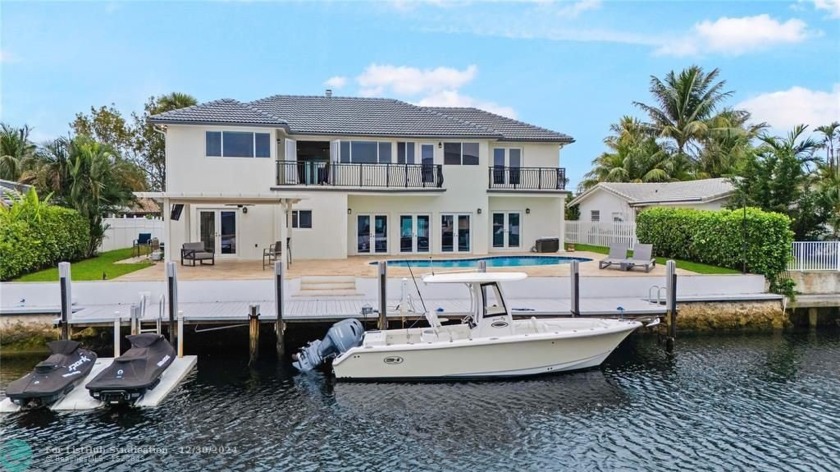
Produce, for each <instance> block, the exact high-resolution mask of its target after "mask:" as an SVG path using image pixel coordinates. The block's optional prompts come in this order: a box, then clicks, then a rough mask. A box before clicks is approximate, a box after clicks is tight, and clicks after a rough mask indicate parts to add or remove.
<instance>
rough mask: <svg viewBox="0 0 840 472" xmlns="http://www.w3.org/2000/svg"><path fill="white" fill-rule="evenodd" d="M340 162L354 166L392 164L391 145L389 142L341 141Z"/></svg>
mask: <svg viewBox="0 0 840 472" xmlns="http://www.w3.org/2000/svg"><path fill="white" fill-rule="evenodd" d="M340 160H341V162H348V163H353V164H377V163H379V164H390V163H391V143H390V142H387V141H341V145H340Z"/></svg>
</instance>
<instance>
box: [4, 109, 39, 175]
mask: <svg viewBox="0 0 840 472" xmlns="http://www.w3.org/2000/svg"><path fill="white" fill-rule="evenodd" d="M30 131H31V129H30V128H29V126H27V125H24V126H23V128H14V127H12V126H9V125H7V124H5V123H3V124H1V125H0V179H3V180H12V181H17V180H18V179H20V176H21V174H22V173H23V172H24V171H25V170H26V169H27V168H28V167H29V166H30V165H31V164H32V157H33V155H34V154H35V145H34V144H33V143H32V142H31V141H30V140H29V133H30Z"/></svg>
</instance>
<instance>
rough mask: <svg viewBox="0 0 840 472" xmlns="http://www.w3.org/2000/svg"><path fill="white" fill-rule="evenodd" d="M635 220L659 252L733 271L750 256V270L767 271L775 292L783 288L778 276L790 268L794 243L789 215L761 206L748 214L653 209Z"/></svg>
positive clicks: (641, 233) (644, 239) (640, 233)
mask: <svg viewBox="0 0 840 472" xmlns="http://www.w3.org/2000/svg"><path fill="white" fill-rule="evenodd" d="M636 223H637V225H636V236H637V237H638V238H639V241H640V242H642V243H649V244H653V250H654V253H655V254H656V255H657V256H662V257H670V258H674V259H685V260H689V261H695V262H702V263H704V264H711V265H716V266H720V267H729V268H731V269H741V268H742V266H743V264H744V261H745V260H746V266H747V271H748V272H751V273H754V274H762V275H764V276H765V277H767V279H768V280H769V281H770V286H771V289H772V290H774V291H779V290H781V288H780V286H779V283H780V281H779V275H780V274H781V273H782V272H784V271H785V270H786V269H787V263H788V259H789V258H790V247H791V243H792V242H793V232H792V231H791V230H790V219H789V218H788V217H787V216H785V215H782V214H780V213H771V212H766V211H762V210H760V209H757V208H747V211H746V217H745V215H744V211H743V210H720V211H702V210H692V209H687V208H650V209H647V210H645V211H643V212H641V213H640V214H639V216H638V218H637V219H636ZM745 235H746V238H745V237H744V236H745ZM745 240H746V241H745Z"/></svg>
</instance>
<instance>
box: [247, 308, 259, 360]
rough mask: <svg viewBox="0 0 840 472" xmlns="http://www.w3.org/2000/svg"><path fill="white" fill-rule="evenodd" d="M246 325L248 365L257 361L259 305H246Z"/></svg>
mask: <svg viewBox="0 0 840 472" xmlns="http://www.w3.org/2000/svg"><path fill="white" fill-rule="evenodd" d="M248 327H249V339H250V342H249V343H248V352H249V357H248V365H252V364H253V363H254V362H256V361H257V355H258V354H259V353H258V351H259V345H260V306H259V305H248Z"/></svg>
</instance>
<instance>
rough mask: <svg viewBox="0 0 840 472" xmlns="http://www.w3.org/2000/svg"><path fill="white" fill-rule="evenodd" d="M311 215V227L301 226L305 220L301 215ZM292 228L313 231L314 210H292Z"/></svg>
mask: <svg viewBox="0 0 840 472" xmlns="http://www.w3.org/2000/svg"><path fill="white" fill-rule="evenodd" d="M303 213H306V214H309V226H301V223H303V221H302V220H303V218H301V214H303ZM292 228H294V229H312V210H292Z"/></svg>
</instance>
